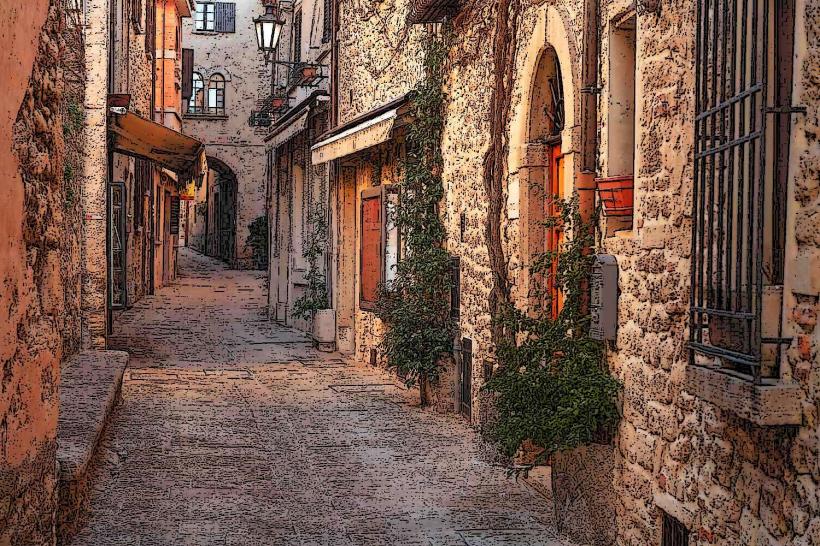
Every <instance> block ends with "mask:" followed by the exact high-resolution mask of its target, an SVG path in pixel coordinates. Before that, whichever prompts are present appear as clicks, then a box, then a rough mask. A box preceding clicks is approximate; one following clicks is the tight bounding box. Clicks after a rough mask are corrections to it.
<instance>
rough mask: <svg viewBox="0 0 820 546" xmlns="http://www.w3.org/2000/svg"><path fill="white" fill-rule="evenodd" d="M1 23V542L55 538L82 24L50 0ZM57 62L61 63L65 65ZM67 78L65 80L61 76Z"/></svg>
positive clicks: (75, 300) (70, 323)
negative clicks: (75, 75) (75, 73)
mask: <svg viewBox="0 0 820 546" xmlns="http://www.w3.org/2000/svg"><path fill="white" fill-rule="evenodd" d="M4 8H9V9H8V10H6V9H4V10H3V11H4V12H5V16H4V17H3V18H2V23H0V24H2V26H3V29H2V31H0V33H2V35H3V36H5V37H8V39H9V40H10V41H7V42H6V43H5V47H4V51H3V53H2V56H0V68H2V72H3V74H4V82H5V85H4V93H3V99H2V109H3V113H4V115H3V116H2V121H0V124H2V125H0V130H1V131H2V135H0V142H3V143H4V146H3V147H2V150H0V162H2V164H3V165H4V167H5V168H4V170H3V181H2V183H0V187H2V190H0V191H1V192H2V196H3V202H4V203H5V204H6V213H5V214H4V217H3V221H2V224H0V232H2V240H3V244H2V246H1V247H0V275H2V283H0V284H2V288H0V302H2V305H1V306H0V364H1V365H2V374H1V375H2V378H1V379H0V543H2V544H53V542H54V511H55V508H56V500H57V499H56V480H57V476H56V474H55V469H56V459H55V453H56V427H57V410H58V384H59V380H60V362H61V360H62V359H63V358H65V357H67V356H69V355H70V354H72V353H74V352H76V351H77V349H78V347H79V341H80V329H79V310H80V299H79V294H80V270H79V267H80V261H79V241H80V233H79V226H80V208H79V199H78V198H79V189H78V184H77V178H75V172H76V171H74V169H75V168H76V164H75V163H74V162H75V160H76V157H77V155H78V154H81V152H82V149H81V147H80V146H78V144H79V143H81V139H78V141H77V142H73V143H72V145H71V146H70V147H69V149H68V150H67V149H66V148H67V147H66V145H65V139H67V138H77V136H76V132H77V131H78V129H79V124H80V121H79V120H77V116H81V115H82V114H81V112H82V108H81V105H82V100H83V97H82V86H79V87H78V86H77V85H75V84H76V83H77V82H76V80H69V78H66V77H65V71H66V69H68V68H70V69H79V70H82V65H83V62H82V57H81V50H80V51H79V53H80V56H79V57H78V56H77V53H78V52H77V51H67V46H66V42H67V40H68V44H69V45H70V46H72V47H73V46H74V45H76V43H78V42H77V40H79V43H81V39H80V38H79V36H78V28H77V27H76V26H74V25H72V24H71V22H69V21H67V20H66V16H65V15H66V14H65V12H64V11H63V10H62V9H61V6H60V4H59V3H57V2H43V1H40V2H24V3H15V5H13V6H12V5H7V6H4ZM64 67H65V68H64ZM67 81H68V83H66V82H67Z"/></svg>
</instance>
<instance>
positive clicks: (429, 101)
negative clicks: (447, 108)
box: [376, 38, 453, 403]
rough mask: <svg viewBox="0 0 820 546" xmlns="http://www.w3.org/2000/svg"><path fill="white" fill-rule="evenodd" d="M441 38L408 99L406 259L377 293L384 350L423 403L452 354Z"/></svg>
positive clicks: (403, 188) (400, 224)
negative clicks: (443, 206)
mask: <svg viewBox="0 0 820 546" xmlns="http://www.w3.org/2000/svg"><path fill="white" fill-rule="evenodd" d="M446 56H447V50H446V46H445V44H444V40H442V39H440V38H439V39H431V40H430V41H429V42H428V43H427V50H426V52H425V73H426V77H425V78H424V79H423V80H422V81H421V82H420V83H419V84H418V85H417V86H416V88H415V89H414V90H413V91H412V93H411V107H412V111H413V114H414V118H415V119H414V121H413V123H412V124H410V126H409V127H408V129H407V135H406V147H407V158H406V160H405V162H404V165H403V167H404V168H403V180H402V181H401V182H400V183H399V184H398V192H399V204H398V206H397V207H396V211H395V214H394V215H393V216H394V218H392V221H394V222H395V224H396V227H397V228H398V231H399V235H400V240H401V241H402V243H403V248H404V256H403V259H402V260H401V261H400V262H399V264H398V266H397V268H396V276H395V279H393V280H392V281H391V282H389V283H387V284H386V285H383V286H381V287H380V290H379V300H378V303H377V306H376V314H377V315H378V316H379V317H380V318H381V319H382V321H384V323H385V325H386V326H387V331H386V334H385V336H384V338H383V340H382V350H383V351H384V353H385V355H386V356H387V363H388V366H390V367H392V368H395V369H396V370H397V371H398V372H399V373H400V374H401V375H402V376H404V377H406V381H407V383H408V385H413V384H415V383H416V382H418V383H420V385H421V387H422V388H421V396H422V403H426V400H425V392H426V385H427V383H428V382H432V381H436V380H437V379H438V376H439V371H440V369H439V367H440V362H441V359H442V357H444V356H446V355H447V354H449V353H450V351H451V350H452V340H453V325H452V322H451V320H450V303H449V291H450V284H451V282H452V279H451V277H450V256H449V255H448V253H447V251H446V250H445V249H444V248H443V243H444V240H445V236H446V232H445V229H444V225H443V223H442V221H441V218H440V217H439V211H438V205H439V203H440V201H441V199H442V197H443V196H444V187H443V185H442V182H441V165H442V158H441V133H442V128H443V125H444V121H443V103H444V95H443V92H442V82H443V69H442V67H443V65H444V61H445V59H446Z"/></svg>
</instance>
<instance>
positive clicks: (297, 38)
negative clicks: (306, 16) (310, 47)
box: [293, 10, 302, 63]
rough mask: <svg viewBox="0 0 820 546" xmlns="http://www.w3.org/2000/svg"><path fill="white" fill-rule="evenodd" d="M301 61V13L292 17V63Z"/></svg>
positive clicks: (298, 12)
mask: <svg viewBox="0 0 820 546" xmlns="http://www.w3.org/2000/svg"><path fill="white" fill-rule="evenodd" d="M301 61H302V12H301V10H300V11H297V12H296V15H294V16H293V62H295V63H298V62H301Z"/></svg>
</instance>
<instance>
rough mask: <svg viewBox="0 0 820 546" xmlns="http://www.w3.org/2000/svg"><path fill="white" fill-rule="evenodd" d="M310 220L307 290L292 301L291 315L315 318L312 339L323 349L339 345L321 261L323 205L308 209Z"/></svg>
mask: <svg viewBox="0 0 820 546" xmlns="http://www.w3.org/2000/svg"><path fill="white" fill-rule="evenodd" d="M308 223H309V224H310V225H311V226H312V227H313V231H312V233H310V234H309V236H308V238H307V241H306V242H305V247H304V249H303V251H302V254H303V256H304V257H305V260H307V263H308V270H307V272H306V273H305V278H304V280H305V291H304V293H303V294H302V297H300V298H299V299H298V300H296V301H295V302H294V303H293V312H292V315H293V316H294V317H296V318H301V319H303V320H310V321H311V322H312V328H311V330H312V332H311V333H312V334H313V341H314V342H315V343H316V345H317V347H318V349H319V350H320V351H333V350H335V348H336V311H335V310H333V309H330V308H329V307H330V301H329V299H328V297H327V283H326V282H325V274H324V272H323V271H322V269H321V268H320V267H319V262H320V259H321V258H322V256H323V255H324V253H325V251H326V249H327V220H326V218H325V213H324V209H323V208H322V206H321V205H317V206H316V207H315V208H314V209H311V210H309V212H308Z"/></svg>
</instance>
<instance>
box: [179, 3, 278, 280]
mask: <svg viewBox="0 0 820 546" xmlns="http://www.w3.org/2000/svg"><path fill="white" fill-rule="evenodd" d="M197 9H198V10H199V12H198V13H196V12H195V13H194V17H193V18H192V19H190V20H187V21H186V22H185V24H184V27H183V40H184V42H185V47H186V48H191V49H192V50H193V52H194V65H195V66H194V96H193V98H192V99H191V100H190V101H189V103H188V105H187V107H186V110H185V113H184V115H183V131H184V132H185V134H188V135H191V136H193V137H195V138H197V139H199V140H201V141H202V142H204V143H205V145H206V148H207V155H208V158H209V166H210V169H211V174H210V175H209V176H210V177H212V178H213V180H214V181H215V184H216V185H215V186H214V191H212V192H206V195H205V196H203V198H206V199H207V201H205V202H206V203H208V205H207V206H206V207H200V208H199V209H198V210H200V211H202V212H203V213H205V214H206V215H207V216H201V217H199V218H196V219H194V221H193V222H192V225H195V226H196V227H194V228H193V231H192V240H191V243H190V244H191V245H193V246H194V247H196V248H197V249H199V250H201V251H203V252H205V253H206V254H208V255H210V256H217V257H219V258H221V259H223V260H225V261H226V262H228V263H229V264H231V265H233V266H236V267H240V268H252V267H256V260H255V257H254V254H253V248H252V246H251V245H249V244H248V243H247V241H248V237H249V235H250V234H251V232H250V227H251V224H252V223H253V222H254V221H255V220H257V219H258V218H260V217H261V218H262V219H263V220H264V215H265V145H264V142H263V138H264V130H263V129H261V128H258V127H257V128H255V127H251V126H249V124H248V118H249V117H250V116H251V112H252V111H253V110H255V109H257V103H258V102H259V101H260V100H261V99H262V98H264V97H266V96H267V95H268V94H269V92H270V89H269V87H270V76H269V68H268V67H267V66H266V64H265V63H264V61H263V59H262V55H261V53H259V52H258V51H257V49H256V37H255V31H254V25H253V18H254V17H256V16H258V15H260V14H261V13H262V12H263V8H262V5H261V3H260V2H257V1H254V0H239V1H238V2H235V3H234V2H198V3H197ZM192 206H194V208H196V205H192ZM206 217H207V218H210V221H209V222H207V226H206V221H205V218H206Z"/></svg>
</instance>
